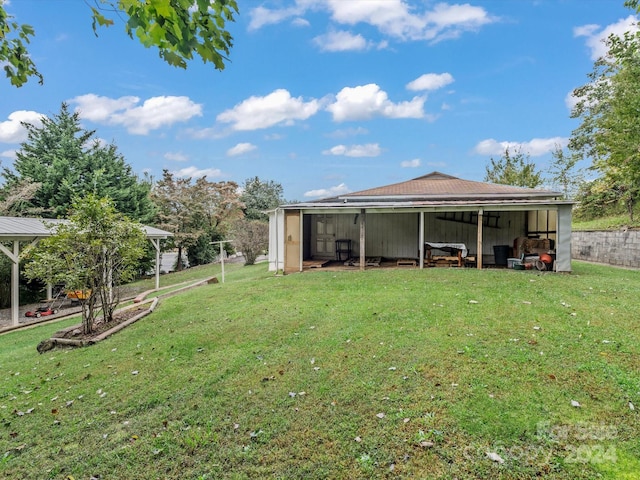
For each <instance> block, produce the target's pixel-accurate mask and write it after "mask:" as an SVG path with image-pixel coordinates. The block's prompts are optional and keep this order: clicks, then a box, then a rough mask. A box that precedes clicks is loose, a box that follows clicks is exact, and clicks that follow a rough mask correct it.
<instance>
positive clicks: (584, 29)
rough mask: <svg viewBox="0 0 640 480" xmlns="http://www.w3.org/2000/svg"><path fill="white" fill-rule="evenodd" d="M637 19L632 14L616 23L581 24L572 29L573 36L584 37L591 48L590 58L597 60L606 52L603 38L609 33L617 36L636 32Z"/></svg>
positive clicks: (607, 36)
mask: <svg viewBox="0 0 640 480" xmlns="http://www.w3.org/2000/svg"><path fill="white" fill-rule="evenodd" d="M637 23H638V19H637V18H636V17H635V16H634V15H629V16H628V17H627V18H621V19H620V20H618V21H617V22H616V23H612V24H611V25H607V26H606V27H604V28H601V27H600V25H593V24H590V25H582V26H580V27H576V28H574V29H573V35H574V36H575V37H586V39H587V40H586V43H587V47H589V49H590V50H591V59H592V60H597V59H598V58H600V57H604V56H605V55H606V54H607V53H608V50H607V45H606V43H605V40H606V39H607V38H609V36H610V35H615V36H617V37H622V36H624V32H636V31H637V30H638V25H637Z"/></svg>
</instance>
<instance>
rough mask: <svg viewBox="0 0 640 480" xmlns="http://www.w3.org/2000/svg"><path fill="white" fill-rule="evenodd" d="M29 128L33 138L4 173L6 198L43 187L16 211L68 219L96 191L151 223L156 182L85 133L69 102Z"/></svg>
mask: <svg viewBox="0 0 640 480" xmlns="http://www.w3.org/2000/svg"><path fill="white" fill-rule="evenodd" d="M25 126H26V128H27V132H28V137H27V140H26V141H25V142H24V143H22V145H21V146H20V149H19V150H18V151H17V152H16V160H15V162H14V165H13V170H11V169H8V168H5V169H4V170H3V176H4V177H5V180H6V184H5V187H4V192H3V195H4V196H5V197H6V196H8V195H9V194H10V193H11V192H13V191H15V190H16V188H18V187H19V186H20V185H22V184H25V183H30V182H37V183H38V184H39V188H38V189H37V192H36V193H35V195H32V196H31V198H29V199H26V198H25V199H23V200H22V201H21V202H20V203H19V207H20V208H19V210H16V209H14V210H13V212H12V213H15V214H18V215H20V216H24V215H27V214H30V213H33V211H34V210H35V211H36V212H37V213H42V214H45V215H48V216H52V217H54V218H60V217H65V216H67V214H68V211H69V208H70V207H71V204H72V202H73V199H74V197H76V196H78V195H80V196H82V195H86V194H88V193H93V194H95V195H97V196H99V197H109V198H111V199H112V200H113V201H114V204H115V206H116V209H117V210H118V211H120V212H123V213H126V214H127V215H128V216H129V217H130V218H133V219H135V220H138V221H140V222H143V223H148V222H150V221H151V219H152V218H153V215H154V210H153V204H152V203H151V200H150V198H149V191H150V188H151V187H150V183H149V182H148V181H141V180H139V178H138V177H137V176H136V175H135V174H134V173H133V171H132V169H131V166H130V165H129V164H127V163H126V162H125V160H124V157H123V156H122V155H121V154H120V153H118V150H117V147H116V146H115V145H113V144H111V145H107V146H103V145H102V144H100V142H99V141H98V140H97V139H95V137H94V134H95V132H94V131H89V130H84V129H83V128H82V127H81V126H80V119H79V116H78V113H77V112H76V113H71V112H70V111H69V108H68V106H67V105H66V104H65V103H63V104H62V106H61V109H60V113H58V114H57V115H55V116H53V118H47V117H42V126H40V127H36V126H34V125H31V124H25Z"/></svg>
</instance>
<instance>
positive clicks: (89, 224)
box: [24, 194, 145, 333]
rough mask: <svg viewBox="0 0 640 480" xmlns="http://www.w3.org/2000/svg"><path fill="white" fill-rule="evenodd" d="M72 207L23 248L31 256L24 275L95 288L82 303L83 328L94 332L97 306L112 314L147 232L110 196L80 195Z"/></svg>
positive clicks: (109, 317)
mask: <svg viewBox="0 0 640 480" xmlns="http://www.w3.org/2000/svg"><path fill="white" fill-rule="evenodd" d="M72 208H73V213H72V215H71V217H70V218H69V221H68V222H63V223H56V224H54V225H52V226H51V227H52V228H53V229H54V230H55V235H52V236H51V237H48V238H45V239H43V240H41V241H40V243H39V244H38V245H37V246H36V247H35V248H32V249H27V250H25V251H24V252H25V253H24V255H25V256H26V257H27V258H29V260H31V261H30V262H29V263H27V264H26V265H25V275H26V276H27V277H28V278H32V279H39V280H42V281H44V282H46V283H49V284H52V285H55V284H63V285H65V286H66V288H68V289H71V290H83V291H89V292H91V293H90V295H89V298H88V299H87V300H86V301H85V302H84V303H83V309H82V325H83V330H84V332H85V333H91V332H92V331H93V329H94V326H95V321H96V315H97V313H98V309H101V311H102V315H103V320H104V321H105V322H109V321H111V320H112V317H113V311H114V309H115V307H116V305H117V304H118V302H119V295H118V286H119V285H122V284H123V283H126V282H128V281H131V280H132V279H133V278H134V277H135V274H136V265H137V261H138V260H139V259H140V258H141V257H142V255H143V254H144V245H145V234H144V232H143V230H142V226H141V225H140V224H138V223H134V222H132V221H130V220H129V219H128V218H127V217H125V216H123V215H122V214H120V213H118V212H117V210H116V209H115V206H114V205H113V203H112V202H111V200H109V199H108V198H102V199H101V198H98V197H96V196H95V195H92V194H89V195H88V196H86V197H77V198H76V199H75V200H74V202H73V205H72Z"/></svg>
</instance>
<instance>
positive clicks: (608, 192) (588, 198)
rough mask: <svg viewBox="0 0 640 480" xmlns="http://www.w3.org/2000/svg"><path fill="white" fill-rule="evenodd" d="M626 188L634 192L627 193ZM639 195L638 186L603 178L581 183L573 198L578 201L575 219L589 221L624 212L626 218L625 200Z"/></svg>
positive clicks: (639, 187)
mask: <svg viewBox="0 0 640 480" xmlns="http://www.w3.org/2000/svg"><path fill="white" fill-rule="evenodd" d="M628 188H633V189H634V191H632V192H630V193H629V192H627V189H628ZM639 194H640V186H633V185H629V184H628V183H627V182H617V181H615V180H612V179H608V178H605V177H603V178H597V179H595V180H592V181H590V182H583V183H582V184H581V185H580V188H579V189H578V192H577V193H576V197H575V199H576V200H577V201H578V205H577V207H576V209H575V217H576V218H577V219H580V220H591V219H595V218H599V217H607V216H610V215H616V214H621V213H625V212H626V213H627V216H628V215H629V213H628V210H627V205H626V200H625V199H627V198H637V197H638V195H639Z"/></svg>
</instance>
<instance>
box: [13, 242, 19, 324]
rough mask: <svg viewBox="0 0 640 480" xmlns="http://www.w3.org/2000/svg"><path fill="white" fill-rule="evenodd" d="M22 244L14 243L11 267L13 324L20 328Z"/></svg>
mask: <svg viewBox="0 0 640 480" xmlns="http://www.w3.org/2000/svg"><path fill="white" fill-rule="evenodd" d="M19 279H20V242H18V240H14V241H13V258H12V265H11V323H12V324H13V326H18V317H19V316H20V286H19Z"/></svg>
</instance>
